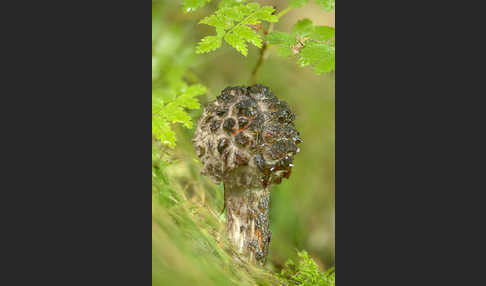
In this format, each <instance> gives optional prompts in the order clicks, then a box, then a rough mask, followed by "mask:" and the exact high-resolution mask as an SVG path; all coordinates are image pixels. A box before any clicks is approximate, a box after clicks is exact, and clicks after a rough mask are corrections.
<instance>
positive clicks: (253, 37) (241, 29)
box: [233, 26, 262, 48]
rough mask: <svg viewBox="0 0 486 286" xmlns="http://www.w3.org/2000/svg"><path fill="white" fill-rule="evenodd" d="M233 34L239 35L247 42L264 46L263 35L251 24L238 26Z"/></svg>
mask: <svg viewBox="0 0 486 286" xmlns="http://www.w3.org/2000/svg"><path fill="white" fill-rule="evenodd" d="M233 34H235V35H237V36H238V37H240V38H242V39H244V40H246V41H247V42H249V43H251V44H252V45H254V46H256V47H259V48H261V47H262V38H261V36H260V35H259V34H258V33H257V32H256V31H255V30H253V29H252V28H250V27H249V26H238V27H236V28H235V29H234V30H233Z"/></svg>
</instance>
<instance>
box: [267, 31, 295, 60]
mask: <svg viewBox="0 0 486 286" xmlns="http://www.w3.org/2000/svg"><path fill="white" fill-rule="evenodd" d="M266 40H267V41H268V43H269V44H274V45H278V48H277V53H278V55H279V56H280V57H283V58H286V57H288V56H290V55H292V49H291V46H294V45H296V44H297V40H296V39H295V36H294V35H291V34H288V33H284V32H272V33H270V34H268V35H267V36H266Z"/></svg>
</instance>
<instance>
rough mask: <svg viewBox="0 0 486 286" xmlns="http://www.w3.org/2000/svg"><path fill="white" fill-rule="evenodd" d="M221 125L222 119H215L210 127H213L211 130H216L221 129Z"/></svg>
mask: <svg viewBox="0 0 486 286" xmlns="http://www.w3.org/2000/svg"><path fill="white" fill-rule="evenodd" d="M220 126H221V120H213V121H212V122H211V125H210V126H209V128H211V131H213V132H215V131H216V130H218V129H219V127H220Z"/></svg>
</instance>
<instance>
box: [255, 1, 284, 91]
mask: <svg viewBox="0 0 486 286" xmlns="http://www.w3.org/2000/svg"><path fill="white" fill-rule="evenodd" d="M290 9H291V8H290V7H287V8H285V9H283V10H282V11H280V12H279V13H278V14H277V18H278V19H280V18H282V17H283V16H284V15H285V14H287V13H288V12H289V11H290ZM273 24H274V23H270V25H269V26H268V28H267V29H264V30H263V37H264V38H265V36H266V35H268V34H269V33H271V32H272V31H273ZM267 51H268V42H267V41H264V42H263V45H262V48H261V49H260V56H259V57H258V61H257V62H256V64H255V67H254V68H253V70H252V72H251V76H250V80H249V82H248V83H249V84H250V85H253V84H256V80H257V75H258V71H259V70H260V68H261V67H262V66H263V62H264V60H265V57H266V54H267Z"/></svg>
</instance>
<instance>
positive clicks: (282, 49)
mask: <svg viewBox="0 0 486 286" xmlns="http://www.w3.org/2000/svg"><path fill="white" fill-rule="evenodd" d="M277 53H278V55H279V56H280V57H282V58H286V57H288V56H290V55H291V54H292V49H291V48H290V47H288V46H283V45H281V46H278V48H277Z"/></svg>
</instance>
